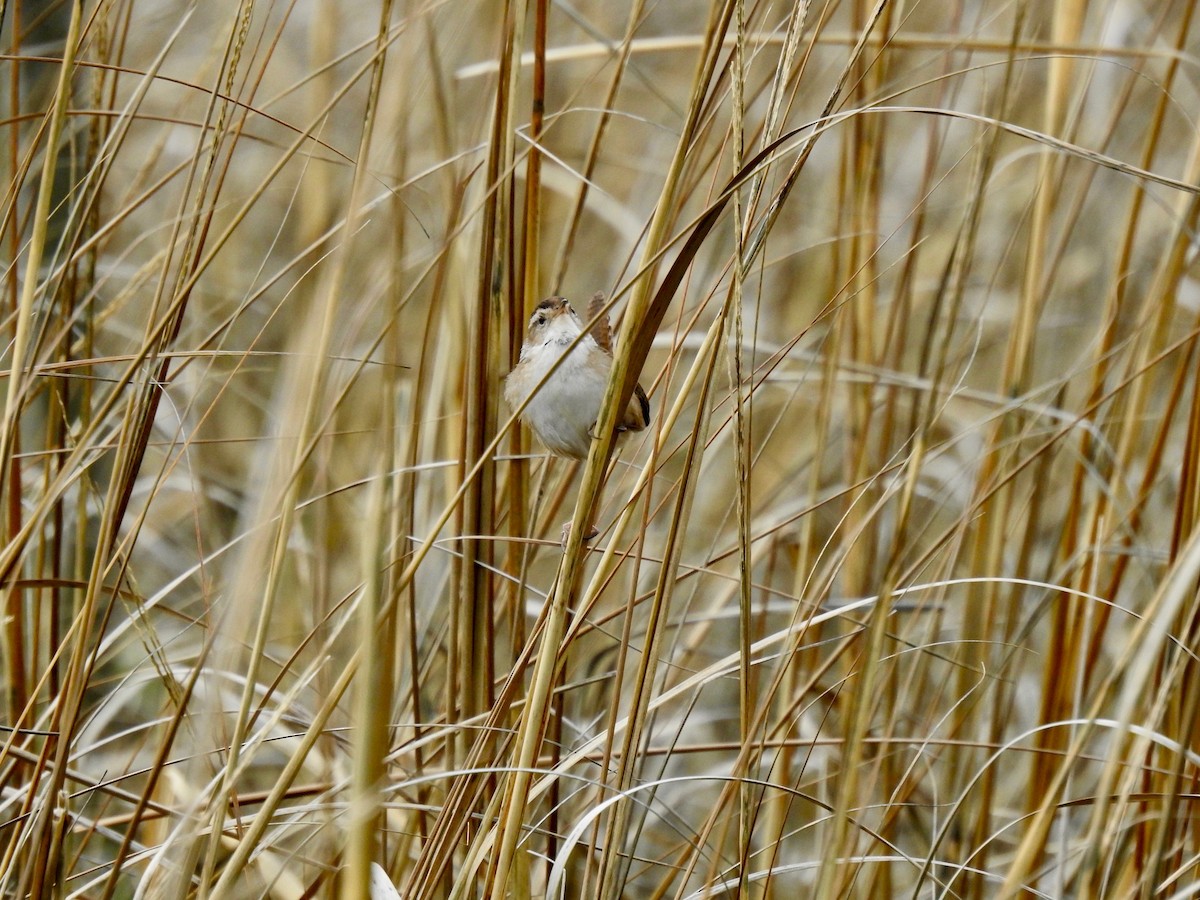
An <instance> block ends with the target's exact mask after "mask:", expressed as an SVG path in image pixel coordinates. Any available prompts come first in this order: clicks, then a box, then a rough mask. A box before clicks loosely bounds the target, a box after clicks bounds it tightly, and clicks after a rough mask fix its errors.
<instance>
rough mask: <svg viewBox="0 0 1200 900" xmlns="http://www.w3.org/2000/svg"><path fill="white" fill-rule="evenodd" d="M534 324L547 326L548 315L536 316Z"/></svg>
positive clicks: (539, 314)
mask: <svg viewBox="0 0 1200 900" xmlns="http://www.w3.org/2000/svg"><path fill="white" fill-rule="evenodd" d="M533 324H534V325H545V324H546V314H545V313H538V314H537V315H536V316H534V317H533Z"/></svg>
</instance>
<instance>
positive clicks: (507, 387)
mask: <svg viewBox="0 0 1200 900" xmlns="http://www.w3.org/2000/svg"><path fill="white" fill-rule="evenodd" d="M603 306H604V294H603V293H598V294H596V295H595V296H594V297H592V300H591V302H590V303H589V304H588V314H587V318H588V319H592V318H594V317H595V316H596V314H597V313H598V312H599V311H600V309H602V308H603ZM582 332H583V322H582V321H581V320H580V318H579V315H578V314H577V313H576V312H575V310H574V309H572V308H571V304H570V302H569V301H568V300H566V299H565V298H563V297H550V298H549V299H547V300H543V301H542V302H541V303H539V304H538V305H537V309H535V310H534V311H533V315H532V316H531V317H530V319H529V328H528V330H527V331H526V332H525V343H524V345H523V346H522V347H521V360H520V362H518V363H517V365H516V368H514V369H513V370H512V371H511V372H509V373H508V377H507V378H506V379H505V380H504V399H505V400H506V401H507V402H508V404H509V406H511V407H512V408H513V409H516V408H517V407H518V406H520V405H521V404H522V403H523V402H524V401H525V398H526V397H528V396H529V394H530V393H532V392H533V389H534V388H535V387H536V386H537V384H538V382H540V381H541V380H542V378H543V377H544V376H545V375H546V373H547V372H548V371H549V370H550V367H551V366H552V365H554V363H555V362H557V361H558V359H559V358H560V357H561V356H562V355H563V352H564V351H565V350H566V349H567V347H568V346H569V345H570V344H571V342H572V341H573V340H575V338H577V337H578V336H579V335H580V334H581V333H582ZM612 361H613V355H612V330H611V328H610V327H609V323H608V316H607V315H604V316H602V317H601V319H600V320H599V321H598V322H597V323H596V325H595V326H594V327H593V328H592V330H591V332H590V333H589V334H587V335H586V336H584V337H583V339H582V340H580V341H579V343H578V344H576V345H575V347H574V349H572V350H571V352H570V355H569V356H567V358H566V359H565V360H563V363H562V365H560V366H559V367H558V369H557V370H556V371H555V372H554V374H553V375H551V376H550V380H549V381H547V382H546V383H545V384H544V385H542V387H541V389H540V390H539V391H538V392H537V396H535V397H534V398H533V401H532V402H531V403H530V404H529V405H528V406H527V407H525V412H524V413H523V414H522V415H521V421H523V422H524V423H525V424H526V425H528V426H529V427H530V428H531V429H532V430H533V433H534V434H535V435H537V438H538V440H539V441H541V442H542V443H543V444H544V445H545V446H546V449H547V450H549V451H550V452H551V453H553V454H555V455H556V456H566V457H569V458H571V459H584V458H585V457H586V456H587V455H588V450H589V449H590V447H591V444H592V435H593V433H594V427H595V425H596V419H597V418H598V417H599V415H600V403H601V401H602V400H603V399H604V391H605V389H606V388H607V386H608V373H609V370H610V369H611V368H612ZM649 424H650V401H649V399H647V397H646V392H645V391H643V390H642V386H641V385H640V384H639V385H638V386H637V387H636V388H635V389H634V392H633V396H632V397H630V398H629V404H628V405H627V406H626V407H625V410H624V412H623V413H622V415H621V418H620V419H619V420H618V422H617V431H618V432H624V431H641V430H643V429H644V428H646V426H648V425H649Z"/></svg>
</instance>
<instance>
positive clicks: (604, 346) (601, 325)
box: [585, 291, 613, 354]
mask: <svg viewBox="0 0 1200 900" xmlns="http://www.w3.org/2000/svg"><path fill="white" fill-rule="evenodd" d="M604 299H605V298H604V291H596V293H594V294H592V299H591V300H589V301H588V305H587V316H586V317H585V319H586V320H587V321H589V322H590V321H591V320H592V319H594V318H596V314H597V313H599V312H600V310H602V309H604ZM592 337H594V338H595V339H596V343H597V344H599V345H600V349H601V350H603V351H604V352H605V353H608V354H611V353H612V352H613V347H612V326H611V325H610V324H609V323H608V313H605V314H604V315H602V316H601V317H600V320H599V321H598V322H596V324H595V325H593V326H592Z"/></svg>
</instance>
